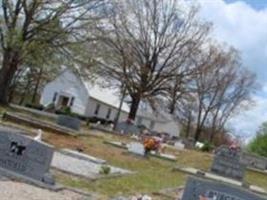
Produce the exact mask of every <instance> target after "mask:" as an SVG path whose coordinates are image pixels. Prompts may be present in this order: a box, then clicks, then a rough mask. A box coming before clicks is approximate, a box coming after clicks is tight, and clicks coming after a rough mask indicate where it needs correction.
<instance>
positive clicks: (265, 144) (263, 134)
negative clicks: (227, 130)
mask: <svg viewBox="0 0 267 200" xmlns="http://www.w3.org/2000/svg"><path fill="white" fill-rule="evenodd" d="M248 150H249V151H250V152H252V153H255V154H258V155H260V156H266V157H267V122H264V123H263V124H262V125H261V127H260V128H259V130H258V131H257V135H256V137H255V138H254V139H253V140H252V141H251V142H250V143H249V144H248Z"/></svg>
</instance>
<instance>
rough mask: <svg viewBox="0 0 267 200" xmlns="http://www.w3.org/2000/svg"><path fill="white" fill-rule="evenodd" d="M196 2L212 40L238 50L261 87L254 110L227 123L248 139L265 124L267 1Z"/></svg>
mask: <svg viewBox="0 0 267 200" xmlns="http://www.w3.org/2000/svg"><path fill="white" fill-rule="evenodd" d="M198 1H199V3H200V5H201V11H200V15H201V16H202V17H203V18H205V19H207V20H208V21H211V22H213V24H214V31H213V34H214V37H216V38H217V39H218V40H221V41H225V42H227V43H228V44H230V45H232V46H234V47H236V48H237V49H239V50H240V52H241V56H242V58H243V63H244V66H246V67H248V68H249V69H250V70H252V71H253V72H255V73H256V74H257V77H258V81H259V83H260V84H261V85H262V89H259V91H258V92H257V94H255V95H254V96H253V98H254V100H255V102H256V105H255V107H254V108H253V109H251V110H250V111H247V112H244V113H242V114H240V115H239V116H238V117H235V118H234V119H233V120H231V122H230V125H231V126H232V127H233V128H234V129H235V130H236V131H237V132H238V133H239V134H241V135H243V136H244V135H245V136H247V138H251V137H252V136H253V135H255V132H256V130H257V128H258V127H259V125H260V124H261V123H262V122H263V121H267V0H198Z"/></svg>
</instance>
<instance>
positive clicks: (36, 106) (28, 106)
mask: <svg viewBox="0 0 267 200" xmlns="http://www.w3.org/2000/svg"><path fill="white" fill-rule="evenodd" d="M25 107H27V108H33V109H36V110H44V106H43V105H41V104H31V103H27V104H26V105H25Z"/></svg>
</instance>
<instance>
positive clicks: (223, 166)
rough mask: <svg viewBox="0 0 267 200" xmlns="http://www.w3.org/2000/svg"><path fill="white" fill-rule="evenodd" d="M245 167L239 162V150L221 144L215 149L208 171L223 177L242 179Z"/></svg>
mask: <svg viewBox="0 0 267 200" xmlns="http://www.w3.org/2000/svg"><path fill="white" fill-rule="evenodd" d="M245 169H246V167H245V165H244V164H242V163H241V151H239V150H232V149H230V148H229V147H227V146H221V147H219V148H218V149H217V150H216V153H215V157H214V160H213V163H212V166H211V170H210V171H211V172H212V173H215V174H218V175H221V176H224V177H228V178H232V179H235V180H238V181H242V180H243V178H244V174H245Z"/></svg>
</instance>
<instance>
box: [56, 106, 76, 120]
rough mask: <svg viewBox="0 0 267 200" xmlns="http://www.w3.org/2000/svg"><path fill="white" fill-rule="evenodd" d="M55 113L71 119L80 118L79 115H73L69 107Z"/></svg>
mask: <svg viewBox="0 0 267 200" xmlns="http://www.w3.org/2000/svg"><path fill="white" fill-rule="evenodd" d="M55 113H56V114H58V115H68V116H70V117H77V118H78V116H79V115H78V114H76V113H73V112H72V111H71V108H70V107H69V106H67V107H64V108H61V109H60V110H56V112H55Z"/></svg>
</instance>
